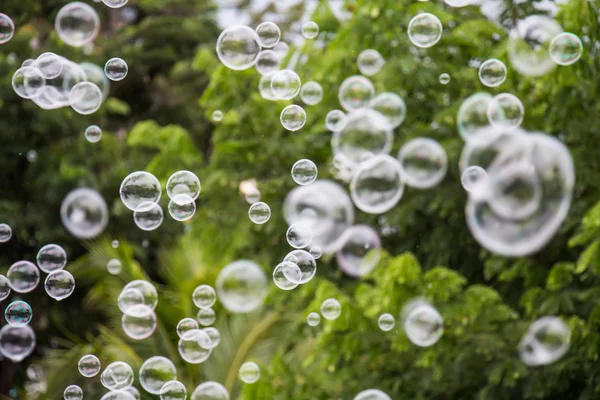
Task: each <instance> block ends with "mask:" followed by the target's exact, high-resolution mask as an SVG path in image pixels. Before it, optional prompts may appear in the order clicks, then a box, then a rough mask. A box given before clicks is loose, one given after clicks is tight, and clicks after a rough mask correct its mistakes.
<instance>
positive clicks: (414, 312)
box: [402, 300, 444, 347]
mask: <svg viewBox="0 0 600 400" xmlns="http://www.w3.org/2000/svg"><path fill="white" fill-rule="evenodd" d="M402 315H403V318H402V319H403V321H404V331H405V332H406V336H408V340H410V341H411V342H412V343H413V344H415V345H417V346H420V347H429V346H431V345H433V344H435V343H437V341H438V340H440V338H441V337H442V334H443V333H444V320H443V319H442V316H441V315H440V313H439V312H438V311H437V310H436V309H435V308H433V307H432V306H431V305H429V304H428V303H426V302H424V301H420V300H415V301H412V302H410V303H409V304H407V305H406V306H405V307H404V309H403V311H402Z"/></svg>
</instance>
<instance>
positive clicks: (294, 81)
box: [271, 69, 302, 100]
mask: <svg viewBox="0 0 600 400" xmlns="http://www.w3.org/2000/svg"><path fill="white" fill-rule="evenodd" d="M301 86H302V83H301V81H300V77H299V76H298V74H297V73H295V72H294V71H290V70H289V69H282V70H281V71H277V72H275V74H273V76H272V77H271V91H272V92H273V95H274V96H275V98H277V99H281V100H291V99H293V98H294V97H296V95H298V93H300V87H301Z"/></svg>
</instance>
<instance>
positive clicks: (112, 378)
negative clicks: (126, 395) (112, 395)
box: [100, 361, 134, 390]
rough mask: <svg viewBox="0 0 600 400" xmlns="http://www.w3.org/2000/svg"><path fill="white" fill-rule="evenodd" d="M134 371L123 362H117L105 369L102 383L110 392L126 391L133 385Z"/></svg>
mask: <svg viewBox="0 0 600 400" xmlns="http://www.w3.org/2000/svg"><path fill="white" fill-rule="evenodd" d="M133 380H134V374H133V369H131V367H130V366H129V364H127V363H125V362H123V361H115V362H113V363H110V364H108V365H107V366H106V368H104V371H102V374H100V383H101V384H102V386H104V387H105V388H107V389H108V390H119V389H125V388H126V387H129V386H131V385H132V384H133Z"/></svg>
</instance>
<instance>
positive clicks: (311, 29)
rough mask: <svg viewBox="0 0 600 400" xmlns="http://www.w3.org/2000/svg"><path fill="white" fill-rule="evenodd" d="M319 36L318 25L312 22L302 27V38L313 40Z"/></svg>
mask: <svg viewBox="0 0 600 400" xmlns="http://www.w3.org/2000/svg"><path fill="white" fill-rule="evenodd" d="M318 34H319V25H317V23H316V22H314V21H308V22H306V23H305V24H304V25H302V36H304V37H305V38H307V39H314V38H316V37H317V35H318Z"/></svg>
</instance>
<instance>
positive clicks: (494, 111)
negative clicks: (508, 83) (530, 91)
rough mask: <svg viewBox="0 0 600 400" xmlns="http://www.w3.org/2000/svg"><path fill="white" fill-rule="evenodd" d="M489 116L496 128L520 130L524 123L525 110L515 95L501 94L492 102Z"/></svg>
mask: <svg viewBox="0 0 600 400" xmlns="http://www.w3.org/2000/svg"><path fill="white" fill-rule="evenodd" d="M487 116H488V120H489V121H490V124H491V125H492V126H494V127H499V128H518V127H519V126H521V123H522V122H523V118H524V116H525V108H524V107H523V103H522V102H521V100H519V98H518V97H517V96H515V95H514V94H510V93H500V94H498V95H496V96H494V97H493V98H492V99H491V100H490V102H489V104H488V110H487Z"/></svg>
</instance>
